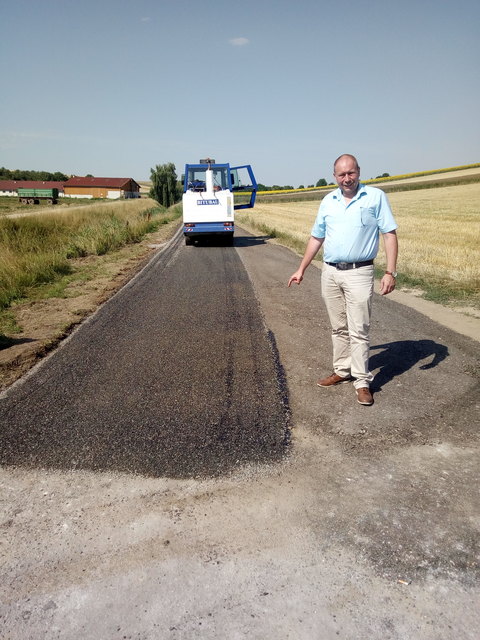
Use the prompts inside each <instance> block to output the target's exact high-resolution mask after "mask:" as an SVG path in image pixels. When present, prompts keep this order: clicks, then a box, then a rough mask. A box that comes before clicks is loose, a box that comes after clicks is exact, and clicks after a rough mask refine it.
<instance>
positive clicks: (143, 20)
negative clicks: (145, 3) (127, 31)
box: [140, 16, 152, 22]
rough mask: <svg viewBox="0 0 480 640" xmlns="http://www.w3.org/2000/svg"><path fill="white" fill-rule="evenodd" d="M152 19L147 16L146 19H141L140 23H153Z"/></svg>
mask: <svg viewBox="0 0 480 640" xmlns="http://www.w3.org/2000/svg"><path fill="white" fill-rule="evenodd" d="M151 21H152V19H151V18H149V17H148V16H145V17H144V18H140V22H151Z"/></svg>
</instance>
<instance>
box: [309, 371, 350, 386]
mask: <svg viewBox="0 0 480 640" xmlns="http://www.w3.org/2000/svg"><path fill="white" fill-rule="evenodd" d="M352 380H353V378H352V376H347V377H346V378H342V376H337V374H336V373H332V375H331V376H328V378H323V380H319V381H318V382H317V386H319V387H333V386H335V385H336V384H344V383H345V382H351V381H352Z"/></svg>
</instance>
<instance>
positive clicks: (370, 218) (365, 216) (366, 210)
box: [360, 207, 378, 227]
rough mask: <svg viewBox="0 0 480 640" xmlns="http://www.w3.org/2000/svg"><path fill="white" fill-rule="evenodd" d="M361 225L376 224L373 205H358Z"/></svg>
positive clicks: (370, 225)
mask: <svg viewBox="0 0 480 640" xmlns="http://www.w3.org/2000/svg"><path fill="white" fill-rule="evenodd" d="M360 218H361V221H362V227H374V226H375V227H376V226H377V225H378V222H377V218H376V216H375V207H360Z"/></svg>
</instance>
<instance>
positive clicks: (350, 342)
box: [322, 264, 374, 389]
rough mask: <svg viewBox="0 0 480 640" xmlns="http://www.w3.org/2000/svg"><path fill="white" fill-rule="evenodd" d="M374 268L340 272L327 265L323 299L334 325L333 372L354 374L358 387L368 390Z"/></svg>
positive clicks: (323, 283) (371, 266)
mask: <svg viewBox="0 0 480 640" xmlns="http://www.w3.org/2000/svg"><path fill="white" fill-rule="evenodd" d="M373 273H374V269H373V265H370V266H366V267H359V268H358V269H349V270H348V271H340V270H338V269H336V267H331V266H330V265H328V264H324V265H323V271H322V297H323V299H324V301H325V305H326V307H327V312H328V316H329V318H330V324H331V325H332V344H333V370H334V371H335V373H336V374H337V375H339V376H342V377H345V376H348V375H352V376H353V377H354V378H355V381H354V386H355V388H356V389H359V388H360V387H368V386H369V385H370V382H371V381H372V380H373V375H372V374H371V373H370V371H369V370H368V358H369V351H370V317H371V311H372V298H373V281H374V277H373Z"/></svg>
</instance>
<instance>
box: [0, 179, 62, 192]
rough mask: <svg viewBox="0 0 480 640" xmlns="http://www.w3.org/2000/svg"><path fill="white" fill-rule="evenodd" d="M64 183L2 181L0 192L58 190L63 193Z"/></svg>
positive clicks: (51, 181) (50, 181)
mask: <svg viewBox="0 0 480 640" xmlns="http://www.w3.org/2000/svg"><path fill="white" fill-rule="evenodd" d="M64 184H65V183H64V182H55V181H53V180H0V191H16V190H17V189H58V190H59V191H63V185H64Z"/></svg>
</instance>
